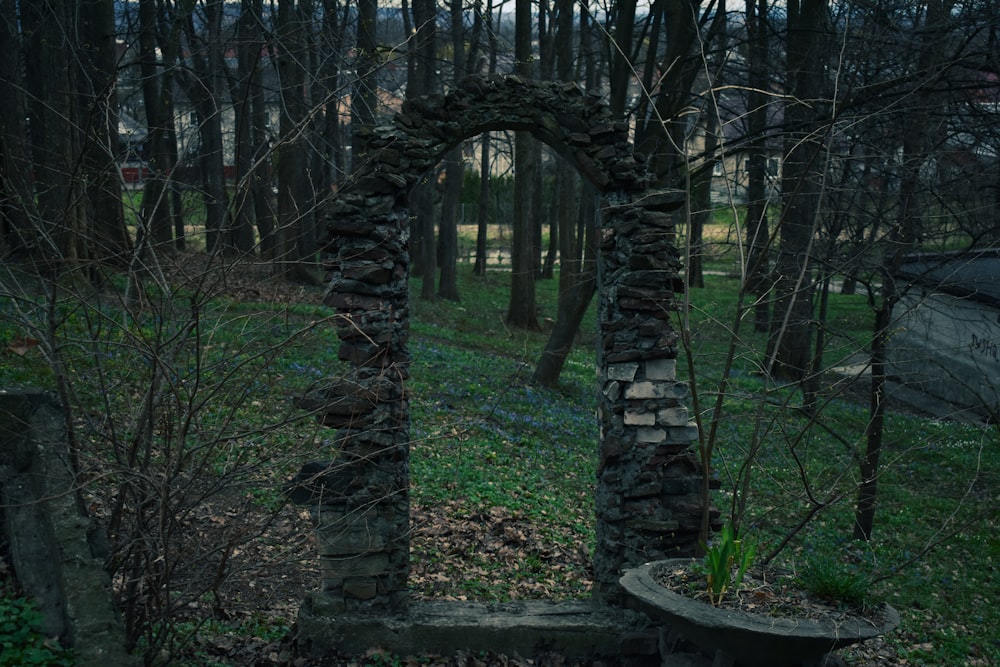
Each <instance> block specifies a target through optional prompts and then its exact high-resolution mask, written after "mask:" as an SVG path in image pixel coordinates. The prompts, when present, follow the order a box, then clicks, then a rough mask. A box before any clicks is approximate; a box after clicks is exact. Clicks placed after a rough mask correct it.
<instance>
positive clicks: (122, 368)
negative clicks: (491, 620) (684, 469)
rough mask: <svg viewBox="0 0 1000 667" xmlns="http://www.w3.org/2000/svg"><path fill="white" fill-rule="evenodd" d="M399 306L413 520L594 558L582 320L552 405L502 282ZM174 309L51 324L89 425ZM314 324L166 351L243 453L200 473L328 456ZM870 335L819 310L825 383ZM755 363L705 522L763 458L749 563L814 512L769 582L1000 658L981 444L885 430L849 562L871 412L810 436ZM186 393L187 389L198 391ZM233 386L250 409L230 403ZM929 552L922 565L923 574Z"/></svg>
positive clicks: (484, 593) (214, 435)
mask: <svg viewBox="0 0 1000 667" xmlns="http://www.w3.org/2000/svg"><path fill="white" fill-rule="evenodd" d="M734 285H735V281H734V280H733V279H732V278H727V277H726V276H718V275H712V276H709V277H708V287H707V288H706V289H704V290H694V291H693V292H692V294H691V295H690V296H691V300H692V310H691V321H690V325H691V330H692V332H693V336H694V338H693V351H694V368H695V376H694V377H695V378H696V379H697V381H698V386H699V389H700V393H701V397H702V399H703V402H704V405H705V406H707V405H708V404H709V402H710V401H711V399H712V392H713V391H714V388H715V387H716V386H717V380H718V376H719V373H720V369H721V363H722V359H724V356H725V351H726V345H727V344H728V341H729V340H730V330H731V325H732V323H733V316H732V314H731V313H732V312H733V308H734ZM411 288H412V293H413V295H414V296H413V299H412V302H411V310H412V313H413V322H412V327H411V340H410V351H411V353H412V358H413V362H412V373H411V379H410V380H409V383H408V390H409V392H410V399H411V412H412V436H413V442H412V446H411V473H412V496H413V499H414V502H415V503H420V504H423V505H427V506H435V505H444V504H447V506H448V507H449V508H451V509H453V510H454V511H455V512H457V513H458V514H459V515H461V516H465V517H475V516H477V513H482V512H484V511H488V510H489V509H490V508H501V509H502V510H503V512H506V513H509V515H510V516H512V517H516V518H517V519H518V520H521V521H526V522H530V524H531V525H533V526H536V527H538V529H539V532H540V534H541V535H543V536H544V537H545V538H546V539H548V540H551V541H552V542H553V543H555V544H558V545H561V546H562V547H565V548H566V549H573V548H580V547H581V545H582V547H583V548H590V545H592V543H593V539H594V536H593V501H592V489H593V485H594V472H595V469H596V459H597V451H596V450H597V424H596V417H595V416H594V407H595V401H594V394H595V390H596V387H595V384H594V383H595V373H594V358H595V355H594V349H593V348H594V333H593V332H594V327H595V323H594V316H593V313H591V314H590V315H589V316H588V318H587V320H586V322H585V325H584V331H583V333H582V334H581V335H580V344H579V345H578V346H577V347H576V349H574V351H573V353H572V354H571V355H570V358H569V360H568V362H567V365H566V367H565V369H564V372H563V376H562V378H561V381H560V383H559V386H558V387H556V388H554V389H543V388H539V387H532V386H530V385H529V384H528V383H527V380H528V379H529V378H530V376H531V373H532V370H533V367H534V363H535V361H536V360H537V358H538V356H539V354H540V352H541V350H542V347H543V346H544V344H545V341H546V335H545V334H544V333H526V332H521V331H517V330H510V329H508V328H507V327H506V326H505V325H504V323H503V316H504V313H505V311H506V307H507V302H508V276H506V275H505V274H502V273H490V274H488V275H487V276H485V277H475V276H472V275H471V274H470V272H469V271H468V270H467V269H463V270H461V271H460V291H461V295H462V301H461V302H460V303H452V302H447V301H441V300H435V301H424V300H421V299H420V298H418V297H417V295H418V294H419V293H420V284H419V281H414V284H413V285H412V286H411ZM557 289H558V284H557V281H554V280H553V281H542V282H540V283H539V284H538V296H539V300H538V301H539V303H538V308H539V317H540V319H542V320H543V321H544V319H545V318H554V316H555V312H556V297H557V293H556V291H557ZM182 301H183V300H181V302H178V303H177V304H174V306H172V307H175V308H176V310H175V311H173V312H174V313H175V315H176V317H175V318H167V319H164V318H159V319H157V318H156V317H155V316H153V315H147V316H145V317H143V318H140V319H138V320H135V321H123V320H122V319H121V318H120V317H119V315H120V312H119V311H117V310H115V308H114V307H113V305H108V306H107V311H106V312H104V311H102V312H104V319H100V318H94V317H93V314H92V313H91V315H90V316H88V315H87V313H86V312H85V311H84V310H83V309H82V308H81V307H79V304H76V305H74V304H73V303H69V302H67V303H65V304H64V305H63V306H62V307H61V309H60V311H59V312H60V313H61V320H60V321H61V322H62V324H61V326H62V331H63V335H64V336H65V341H66V346H65V348H66V354H67V358H68V359H69V360H70V361H71V363H72V370H73V377H74V378H76V380H77V381H78V382H81V383H83V382H90V383H91V386H103V387H105V391H104V392H103V393H97V394H94V393H93V392H92V393H89V394H88V393H86V392H83V393H82V394H81V397H80V398H81V401H82V402H83V404H84V406H87V409H88V410H93V411H95V413H96V414H101V410H102V409H103V407H102V400H103V399H104V397H105V395H107V398H108V401H109V405H110V406H111V408H113V410H114V411H116V412H122V413H125V414H129V411H134V410H135V409H136V406H137V405H138V402H137V400H136V399H137V397H136V395H135V391H136V389H135V388H132V389H130V388H129V385H128V384H127V382H126V381H125V378H129V381H133V380H134V381H137V382H140V383H141V382H142V380H143V378H146V379H147V380H148V375H143V374H144V373H146V374H148V372H149V362H148V359H149V358H151V354H153V353H156V352H157V349H156V345H155V342H156V341H157V340H163V339H164V338H167V339H169V334H171V333H175V332H177V331H179V327H180V323H181V322H182V321H184V318H187V317H189V316H190V315H191V313H190V309H189V306H185V305H184V303H183V302H182ZM109 303H110V302H109ZM19 306H21V310H22V312H36V311H37V312H39V314H40V315H41V314H44V312H43V311H42V310H41V309H40V307H39V305H38V304H37V303H31V302H21V303H20V304H19ZM329 314H330V313H329V311H328V310H327V309H325V308H323V307H320V306H308V307H307V306H301V305H295V304H290V305H285V306H280V305H265V304H246V303H236V302H232V301H229V300H227V299H215V300H212V301H211V302H209V303H206V304H205V305H204V308H203V309H202V311H201V313H200V316H199V317H200V326H199V329H198V338H197V345H196V344H194V343H193V342H192V343H191V344H188V345H181V346H179V347H178V348H177V355H176V357H175V361H174V363H173V366H172V368H173V370H174V372H175V373H176V378H175V379H174V380H173V381H174V382H175V383H176V384H175V386H176V389H177V394H178V396H181V397H184V398H185V400H186V401H187V403H186V404H188V405H194V404H195V403H196V402H197V399H199V398H204V399H205V402H204V411H203V413H201V414H200V415H199V417H198V419H199V421H198V423H197V426H198V433H199V434H201V435H202V436H205V437H209V438H211V439H214V440H216V441H219V440H220V439H221V441H223V442H224V441H225V439H226V438H227V437H229V434H231V432H235V433H236V434H237V435H236V436H233V437H239V440H238V442H239V447H238V448H236V449H235V450H234V449H233V448H231V447H230V448H226V447H220V448H217V449H215V450H213V451H212V454H211V457H210V458H209V459H208V461H210V463H211V466H212V467H211V470H212V471H213V474H219V475H221V474H223V473H225V472H226V471H227V470H230V469H231V466H233V465H235V464H236V463H247V462H249V463H252V464H254V465H257V467H258V469H259V472H260V474H261V475H264V476H265V477H264V478H262V479H269V480H270V482H269V483H270V484H272V485H274V484H279V483H280V480H281V479H283V478H284V477H283V476H284V475H287V474H288V472H289V471H290V470H292V469H293V468H294V465H295V462H297V461H301V460H302V458H303V457H305V456H309V457H312V458H323V457H325V456H329V455H330V454H332V453H331V452H329V451H328V450H326V449H325V447H326V445H325V442H326V441H327V440H329V439H330V437H331V436H332V434H331V433H330V432H329V431H327V430H325V429H321V428H318V427H317V426H315V425H314V424H312V423H311V421H310V420H308V419H295V411H294V408H293V406H292V397H294V395H295V394H296V393H298V392H301V391H302V390H303V389H304V388H306V387H307V386H308V385H309V384H310V383H311V382H313V381H315V380H317V379H320V378H322V377H326V376H330V375H336V374H338V373H340V372H342V369H343V366H342V364H341V363H340V362H339V361H338V360H337V341H336V336H335V332H334V329H333V327H332V326H331V325H330V324H329V323H328V322H325V321H324V320H323V318H324V317H325V316H327V315H329ZM312 322H319V324H316V325H311V324H310V323H312ZM869 322H870V315H869V313H868V312H867V309H866V307H865V304H864V301H863V299H862V298H861V297H856V296H844V295H832V298H831V318H830V335H829V341H830V345H831V349H830V350H829V351H828V352H827V354H826V359H827V364H828V365H836V364H837V363H840V362H841V360H842V359H843V358H846V357H847V356H849V355H850V354H852V353H856V352H859V351H863V350H864V348H865V340H866V337H867V335H868V327H869ZM31 333H32V332H31V331H29V330H27V329H25V327H24V326H23V324H22V323H21V322H20V321H19V320H18V318H17V313H16V312H15V308H14V304H13V302H12V301H11V300H10V299H6V300H4V299H0V341H2V342H3V346H4V347H6V343H7V342H8V341H10V340H12V339H13V338H15V337H18V336H24V335H30V334H31ZM95 334H100V335H99V336H95ZM764 342H765V341H764V339H763V337H762V336H761V335H760V334H754V333H753V332H752V331H749V325H748V324H747V323H745V326H744V327H743V330H742V332H741V338H740V341H739V345H738V355H737V360H736V364H735V366H734V369H733V370H734V373H733V379H732V383H731V386H730V389H729V391H728V392H727V395H726V397H725V401H724V407H725V410H724V412H723V414H722V418H721V421H720V425H719V433H720V436H719V440H718V444H717V451H716V459H715V460H714V462H713V463H714V466H715V470H716V474H717V476H718V477H719V479H720V480H721V482H722V489H721V490H720V491H719V494H718V496H717V497H716V502H717V503H718V504H719V506H720V507H721V508H723V509H724V511H726V512H728V507H729V501H730V500H731V498H732V497H733V492H734V491H735V490H737V487H736V485H735V481H734V479H735V474H736V472H737V465H738V463H739V462H740V461H741V460H742V459H743V457H745V455H746V453H747V451H748V447H750V445H751V444H753V443H755V442H757V443H760V445H761V447H760V450H759V452H758V453H757V454H756V456H757V463H756V466H755V467H754V469H753V474H752V476H751V478H750V482H749V485H748V486H747V487H746V488H747V494H748V495H747V496H746V497H747V510H746V513H745V517H744V522H743V525H744V527H745V528H746V529H747V530H749V531H751V533H752V534H753V537H754V538H755V539H756V540H757V542H758V543H759V546H758V554H764V553H767V552H768V551H769V549H771V548H773V547H774V546H775V545H777V544H778V543H779V542H780V540H781V539H782V537H783V536H785V535H787V534H788V531H789V530H790V529H791V528H792V527H793V526H795V524H796V523H797V522H798V521H800V520H801V519H802V518H803V517H804V516H805V515H806V513H807V512H808V511H809V508H810V504H809V499H808V496H809V495H810V494H811V496H812V498H813V499H814V500H815V499H818V500H820V501H822V502H825V503H828V505H827V506H826V507H825V509H823V510H822V511H820V512H819V513H818V514H817V515H816V516H815V518H814V519H813V520H812V521H811V522H810V523H809V525H808V527H807V528H806V529H804V530H802V531H801V532H799V533H798V534H797V535H796V536H795V537H794V538H793V539H792V540H791V541H790V542H789V543H788V545H787V547H786V548H785V549H784V551H783V552H782V553H781V555H780V556H779V562H780V563H782V564H784V565H786V566H788V567H791V568H796V569H798V568H803V567H805V566H806V565H807V564H811V563H815V562H825V563H826V564H828V565H829V566H830V572H829V573H828V574H831V575H832V577H833V581H832V582H828V584H829V585H831V586H834V587H836V586H848V585H850V584H851V582H852V581H854V580H853V579H851V578H852V577H855V578H860V579H861V580H863V581H865V582H868V583H869V586H868V590H867V591H866V593H867V594H868V595H869V596H870V597H871V598H873V599H883V600H888V601H890V602H891V603H892V604H894V605H895V606H896V607H897V608H898V609H899V610H900V611H901V613H902V617H903V624H902V626H901V628H900V629H899V630H898V631H897V632H895V633H893V634H892V635H890V637H889V639H888V641H889V642H890V643H891V644H892V645H894V646H895V647H896V649H897V652H898V653H899V655H900V656H902V658H905V660H906V661H907V662H908V664H918V665H949V666H955V667H957V666H958V665H976V664H983V665H985V664H996V663H998V662H1000V645H998V643H997V640H996V639H995V637H994V635H992V634H990V630H989V629H990V628H996V627H1000V613H998V611H997V608H996V605H995V600H996V599H997V598H998V593H1000V591H998V587H997V582H996V567H997V566H996V563H997V559H998V557H1000V541H998V538H997V534H996V530H995V525H996V521H997V519H998V516H997V506H998V499H1000V484H998V478H997V472H996V471H997V470H998V469H1000V453H998V435H997V431H996V429H995V427H983V426H973V425H959V424H952V423H943V422H937V421H933V420H928V419H923V418H919V417H915V416H911V415H906V414H892V415H891V416H890V418H889V419H888V421H887V424H886V451H885V453H884V455H883V473H882V476H881V478H880V480H879V492H880V497H879V506H878V513H877V516H876V525H875V534H874V539H873V540H872V542H871V543H867V544H865V543H858V542H855V541H853V540H852V539H851V527H852V522H853V491H854V485H855V484H856V481H857V472H856V470H855V464H854V460H853V456H854V455H855V453H856V451H857V448H858V447H860V446H862V445H863V434H864V428H865V424H866V422H867V409H866V404H865V403H864V402H863V401H859V400H858V398H857V396H855V397H853V398H852V397H851V396H848V395H839V394H838V393H837V392H836V391H834V390H833V388H832V385H831V386H830V387H827V388H826V391H825V398H824V402H823V408H822V410H821V411H820V413H819V414H818V415H817V416H815V417H813V418H810V417H809V416H807V415H806V414H804V413H803V412H802V411H801V410H800V409H799V408H800V403H801V396H800V394H798V393H797V392H795V391H794V390H793V389H790V388H783V387H775V386H771V385H767V384H765V383H764V382H763V379H762V378H761V376H760V375H759V373H758V370H759V367H760V362H761V359H762V350H763V349H764ZM268 350H271V352H267V351H268ZM262 351H263V352H264V353H263V354H262ZM681 366H682V367H683V364H682V365H681ZM98 371H101V372H102V373H103V374H104V377H105V379H104V380H103V382H104V384H103V385H100V384H99V383H97V379H98V378H99V377H100V374H99V373H98ZM198 373H201V376H200V378H201V379H200V380H199V382H200V383H201V384H200V385H199V386H198V387H197V391H195V389H194V388H193V383H194V382H195V380H196V379H197V378H198ZM51 380H52V375H51V372H50V371H49V370H48V366H47V364H46V363H45V360H44V359H43V358H42V356H41V354H40V352H39V350H29V351H28V353H27V354H25V355H24V356H18V355H15V354H13V353H11V352H7V351H5V352H3V358H2V363H0V386H4V387H8V388H10V387H16V386H23V385H25V384H39V383H41V384H46V383H50V382H51ZM80 386H81V388H83V387H84V386H85V385H83V384H81V385H80ZM236 386H238V387H243V388H245V389H246V391H240V392H230V391H226V390H225V388H226V387H236ZM81 414H86V411H82V412H81ZM285 417H288V420H287V421H285V420H284V418H285ZM277 423H280V425H276V424H277ZM251 432H253V434H252V435H250V433H251ZM239 433H244V434H246V435H243V436H239ZM97 442H98V441H97V440H96V439H95V440H94V443H95V444H94V446H95V447H96V446H97ZM234 452H235V453H234ZM803 480H805V481H806V482H807V483H808V489H805V488H804V487H803ZM267 484H268V482H266V481H265V482H264V484H263V487H264V488H266V487H267ZM274 500H275V496H274V495H273V494H268V493H261V494H259V502H260V503H262V504H265V505H266V504H267V503H273V502H274ZM929 546H933V548H932V549H931V550H930V551H929V552H927V553H924V551H925V549H927V548H928V547H929ZM430 557H431V558H432V557H433V556H430ZM464 557H465V558H466V562H467V563H468V568H467V570H466V571H467V572H471V573H472V574H471V575H467V576H466V577H465V579H464V580H460V581H458V582H456V584H455V586H456V590H458V591H460V592H461V593H462V594H463V595H465V596H467V597H471V598H479V599H489V600H495V599H506V598H509V597H510V590H512V589H514V588H516V587H518V586H522V587H523V585H525V584H530V583H532V582H535V581H538V580H539V579H540V578H541V577H543V576H545V573H548V574H549V578H551V579H552V580H553V581H552V584H551V585H546V586H545V587H544V589H543V594H544V595H547V596H549V595H554V596H557V597H578V596H580V595H583V594H585V591H583V590H581V589H580V587H579V585H578V582H577V581H576V580H575V579H578V578H579V577H577V574H575V573H574V572H560V573H559V575H558V576H552V574H551V573H552V567H551V565H552V563H550V562H547V561H546V560H545V558H543V557H541V556H539V555H538V554H533V553H528V554H527V555H526V557H524V558H521V559H519V560H521V561H523V562H524V563H525V565H524V566H522V567H521V568H520V569H516V570H515V569H511V568H509V567H507V566H506V565H505V564H503V563H500V562H497V561H496V560H495V559H491V557H490V556H489V554H482V553H474V552H473V553H468V554H466V555H465V556H464ZM838 577H840V578H839V579H838ZM844 577H848V578H847V579H844ZM505 587H506V588H505Z"/></svg>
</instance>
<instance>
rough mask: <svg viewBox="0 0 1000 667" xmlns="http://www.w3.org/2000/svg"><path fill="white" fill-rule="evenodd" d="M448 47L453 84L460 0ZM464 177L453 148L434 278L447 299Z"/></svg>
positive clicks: (460, 67) (454, 294)
mask: <svg viewBox="0 0 1000 667" xmlns="http://www.w3.org/2000/svg"><path fill="white" fill-rule="evenodd" d="M450 7H451V50H452V68H453V77H452V81H453V83H454V84H455V85H456V86H457V85H458V84H459V82H460V81H461V80H462V79H463V78H464V77H465V61H466V56H465V25H464V22H463V21H464V19H463V17H462V0H451V1H450ZM464 179H465V165H464V163H463V161H462V149H461V147H458V148H454V149H452V150H451V151H449V153H448V155H447V156H445V178H444V196H443V198H442V201H441V223H440V231H439V234H440V236H439V239H438V241H439V243H438V247H439V248H440V253H439V257H438V259H439V261H440V264H441V273H440V276H439V278H438V290H437V295H438V296H439V297H441V298H442V299H447V300H449V301H458V300H459V295H458V209H459V200H460V199H461V197H462V183H463V181H464Z"/></svg>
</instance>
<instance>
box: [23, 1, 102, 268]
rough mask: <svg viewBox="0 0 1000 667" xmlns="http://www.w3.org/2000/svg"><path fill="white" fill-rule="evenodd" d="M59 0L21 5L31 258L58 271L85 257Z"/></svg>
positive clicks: (75, 114) (71, 74)
mask: <svg viewBox="0 0 1000 667" xmlns="http://www.w3.org/2000/svg"><path fill="white" fill-rule="evenodd" d="M70 15H71V14H70V13H69V12H68V11H67V7H66V5H65V3H64V2H62V1H61V0H58V1H53V2H48V3H38V4H36V3H26V4H24V5H22V13H21V22H22V26H23V29H24V34H25V35H26V39H25V72H26V74H27V79H26V83H27V90H28V93H29V95H30V100H31V102H30V104H29V105H28V111H29V118H30V121H29V136H30V140H31V152H32V158H33V163H34V171H35V176H36V181H35V182H36V200H37V202H38V218H37V223H36V225H35V228H36V230H37V234H38V236H37V241H38V243H37V245H36V246H35V248H34V250H35V252H36V253H37V259H38V260H39V261H40V262H41V263H43V265H46V266H47V267H48V268H49V269H50V270H52V271H54V272H56V273H61V272H63V271H66V270H73V269H76V268H77V267H78V266H79V265H80V263H81V262H82V261H84V260H86V259H88V257H87V243H88V242H89V241H91V240H92V239H90V238H89V237H88V230H87V227H86V220H85V217H84V211H83V209H82V206H81V205H80V204H81V202H82V201H83V193H82V191H81V186H82V183H81V181H82V179H80V178H79V176H80V175H79V174H77V173H76V170H77V160H78V158H79V156H80V151H81V137H80V136H79V132H78V130H79V125H78V121H79V119H80V114H79V110H78V107H77V104H76V100H77V97H76V95H75V93H76V76H75V73H76V71H77V69H76V66H75V64H73V63H71V62H70V60H71V59H70V54H71V53H74V52H76V50H77V49H76V48H75V45H74V44H72V43H71V42H69V41H68V34H67V32H66V31H65V30H64V27H65V26H66V25H68V23H67V21H68V19H69V17H70Z"/></svg>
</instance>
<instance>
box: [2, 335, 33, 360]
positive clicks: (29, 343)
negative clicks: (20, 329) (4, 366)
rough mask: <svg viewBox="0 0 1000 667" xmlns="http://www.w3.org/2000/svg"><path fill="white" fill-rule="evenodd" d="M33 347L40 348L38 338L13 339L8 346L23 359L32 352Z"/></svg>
mask: <svg viewBox="0 0 1000 667" xmlns="http://www.w3.org/2000/svg"><path fill="white" fill-rule="evenodd" d="M33 347H38V339H37V338H30V337H28V336H21V337H20V338H14V339H12V340H11V341H10V344H9V345H8V346H7V349H8V350H10V351H11V352H13V353H14V354H16V355H18V356H20V357H23V356H24V355H26V354H27V353H28V350H30V349H31V348H33Z"/></svg>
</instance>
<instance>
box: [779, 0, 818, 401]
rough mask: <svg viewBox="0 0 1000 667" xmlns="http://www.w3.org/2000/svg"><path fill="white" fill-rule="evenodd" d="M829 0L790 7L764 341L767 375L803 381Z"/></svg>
mask: <svg viewBox="0 0 1000 667" xmlns="http://www.w3.org/2000/svg"><path fill="white" fill-rule="evenodd" d="M827 18H828V17H827V3H826V0H793V1H792V2H789V3H788V38H787V54H786V57H787V66H786V70H787V72H786V77H787V80H786V87H787V90H786V94H787V96H788V97H787V99H789V100H791V102H790V103H789V104H787V105H786V107H785V159H784V164H783V167H782V177H781V192H782V199H783V206H782V212H781V221H780V223H779V225H778V232H779V246H778V258H777V276H776V280H775V287H774V290H775V307H774V313H773V315H772V318H771V327H770V338H769V339H768V361H767V364H766V368H767V371H768V374H769V375H771V376H773V377H775V378H779V379H782V380H789V381H792V382H804V381H806V380H807V378H808V375H809V374H808V371H809V367H810V362H811V360H812V340H813V327H812V321H813V279H812V271H813V267H812V263H811V262H812V258H811V248H812V241H813V237H814V234H815V230H816V225H817V220H818V215H819V213H818V210H819V192H820V179H821V178H822V173H823V162H822V159H821V158H822V151H823V142H822V139H821V138H820V137H821V136H822V128H821V123H823V122H824V119H823V118H821V117H819V116H820V115H819V114H818V113H817V108H816V107H817V104H818V102H819V100H820V98H821V96H822V94H823V92H824V85H823V81H824V77H825V76H826V68H825V54H826V25H827Z"/></svg>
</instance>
